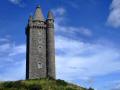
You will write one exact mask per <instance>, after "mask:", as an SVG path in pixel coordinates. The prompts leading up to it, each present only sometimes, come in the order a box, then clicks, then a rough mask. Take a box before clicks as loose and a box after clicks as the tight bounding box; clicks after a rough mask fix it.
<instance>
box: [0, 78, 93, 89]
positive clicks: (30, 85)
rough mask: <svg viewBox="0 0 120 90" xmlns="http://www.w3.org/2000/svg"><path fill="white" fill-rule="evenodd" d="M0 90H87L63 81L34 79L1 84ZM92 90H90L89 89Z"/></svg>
mask: <svg viewBox="0 0 120 90" xmlns="http://www.w3.org/2000/svg"><path fill="white" fill-rule="evenodd" d="M0 90H89V89H86V88H83V87H80V86H77V85H74V84H70V83H67V82H65V81H64V80H60V79H58V80H54V79H48V78H47V79H36V80H21V81H14V82H12V81H11V82H1V83H0ZM90 90H92V89H90Z"/></svg>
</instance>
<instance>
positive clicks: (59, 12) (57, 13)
mask: <svg viewBox="0 0 120 90" xmlns="http://www.w3.org/2000/svg"><path fill="white" fill-rule="evenodd" d="M52 11H53V13H54V15H55V16H63V15H64V14H65V13H66V10H65V9H64V8H63V7H59V8H57V9H53V10H52Z"/></svg>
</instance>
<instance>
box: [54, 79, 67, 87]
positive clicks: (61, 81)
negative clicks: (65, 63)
mask: <svg viewBox="0 0 120 90" xmlns="http://www.w3.org/2000/svg"><path fill="white" fill-rule="evenodd" d="M56 84H57V85H62V86H67V83H66V82H65V81H64V80H60V79H58V80H56Z"/></svg>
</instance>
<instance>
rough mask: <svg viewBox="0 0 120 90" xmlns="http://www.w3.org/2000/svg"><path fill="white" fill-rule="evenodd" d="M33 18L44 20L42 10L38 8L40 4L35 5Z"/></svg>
mask: <svg viewBox="0 0 120 90" xmlns="http://www.w3.org/2000/svg"><path fill="white" fill-rule="evenodd" d="M33 20H39V21H45V20H44V16H43V14H42V10H41V9H40V5H38V6H37V7H36V11H35V14H34V17H33Z"/></svg>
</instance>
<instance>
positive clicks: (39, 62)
mask: <svg viewBox="0 0 120 90" xmlns="http://www.w3.org/2000/svg"><path fill="white" fill-rule="evenodd" d="M35 15H36V16H34V17H36V19H34V18H32V16H30V18H29V23H28V26H27V28H26V36H27V39H26V42H27V48H26V50H27V52H26V79H36V78H45V77H52V78H55V46H54V20H53V19H47V20H46V21H43V16H42V12H41V10H40V7H37V10H36V12H35ZM38 16H42V17H38ZM48 16H49V15H48Z"/></svg>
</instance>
